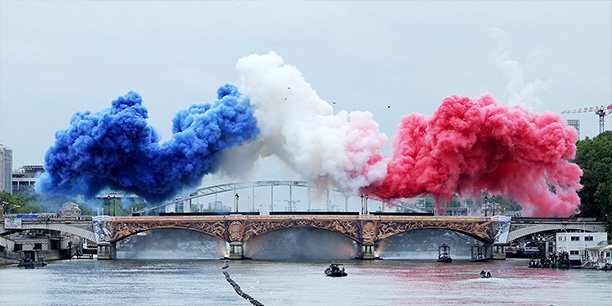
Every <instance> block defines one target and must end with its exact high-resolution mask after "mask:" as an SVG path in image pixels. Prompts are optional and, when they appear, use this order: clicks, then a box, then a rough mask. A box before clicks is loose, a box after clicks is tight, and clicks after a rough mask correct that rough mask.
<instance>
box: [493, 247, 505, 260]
mask: <svg viewBox="0 0 612 306" xmlns="http://www.w3.org/2000/svg"><path fill="white" fill-rule="evenodd" d="M491 258H493V259H498V260H506V246H505V245H498V244H494V245H493V251H492V252H491Z"/></svg>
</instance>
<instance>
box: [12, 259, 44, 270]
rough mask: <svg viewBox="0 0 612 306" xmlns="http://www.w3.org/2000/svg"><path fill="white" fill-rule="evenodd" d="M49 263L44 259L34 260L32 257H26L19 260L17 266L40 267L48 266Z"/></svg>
mask: <svg viewBox="0 0 612 306" xmlns="http://www.w3.org/2000/svg"><path fill="white" fill-rule="evenodd" d="M46 265H47V263H46V262H45V261H44V260H42V261H33V260H31V259H30V258H26V259H22V260H20V261H19V263H18V264H17V267H20V268H40V267H44V266H46Z"/></svg>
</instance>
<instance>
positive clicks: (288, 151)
mask: <svg viewBox="0 0 612 306" xmlns="http://www.w3.org/2000/svg"><path fill="white" fill-rule="evenodd" d="M236 68H237V70H238V73H239V75H240V79H241V85H240V88H239V90H240V92H241V93H243V94H245V95H247V96H248V97H249V98H250V99H251V103H252V104H253V106H254V107H255V117H256V118H257V125H258V127H259V128H260V130H261V134H260V135H259V137H258V138H257V139H256V141H255V142H253V143H250V144H247V145H244V146H241V147H238V148H236V149H234V150H232V151H231V152H228V154H225V155H226V157H225V160H226V161H228V160H235V159H236V156H239V154H240V156H241V157H240V158H242V162H241V164H242V167H239V168H240V169H237V168H236V167H234V168H233V169H232V168H231V167H230V169H232V170H229V171H228V170H227V169H226V168H227V166H228V165H227V162H226V163H224V165H223V167H222V169H224V170H225V171H226V172H229V174H232V173H234V174H235V173H239V172H240V171H244V170H245V169H246V168H248V167H247V165H248V164H249V162H244V160H245V159H246V158H247V157H245V156H250V163H251V164H252V163H253V162H254V161H255V160H257V159H258V158H259V157H265V156H268V155H272V154H274V155H276V156H277V157H279V158H280V159H281V160H282V161H283V162H284V163H286V164H287V165H288V166H289V167H291V168H292V169H293V170H294V171H296V172H297V173H298V174H300V175H301V176H302V177H303V178H304V179H306V180H309V181H312V182H315V183H317V184H319V185H320V186H321V187H335V188H339V189H341V190H343V191H344V192H346V193H347V194H356V193H357V192H358V190H359V188H361V187H365V186H369V185H370V184H372V183H376V182H379V181H381V180H382V179H384V177H385V175H386V173H387V167H386V161H385V160H384V158H383V156H382V153H381V152H380V149H381V148H382V146H383V145H384V143H385V142H386V140H387V137H386V136H385V135H384V134H382V133H380V132H379V126H378V123H376V122H375V121H374V119H373V115H372V113H370V112H361V111H353V112H347V111H344V110H342V111H340V112H338V113H337V114H334V109H333V107H332V105H330V104H329V103H327V102H326V101H324V100H323V99H321V98H320V97H319V96H318V95H317V92H316V91H315V90H314V89H312V87H311V86H310V84H308V83H307V82H306V81H305V80H304V77H303V76H302V74H301V73H300V71H299V70H298V69H297V68H296V67H294V66H290V65H285V64H284V62H283V59H282V58H281V57H280V56H279V55H277V54H276V53H274V52H271V53H268V54H265V55H257V54H254V55H249V56H247V57H244V58H242V59H240V60H239V61H238V63H237V65H236ZM245 154H246V155H245Z"/></svg>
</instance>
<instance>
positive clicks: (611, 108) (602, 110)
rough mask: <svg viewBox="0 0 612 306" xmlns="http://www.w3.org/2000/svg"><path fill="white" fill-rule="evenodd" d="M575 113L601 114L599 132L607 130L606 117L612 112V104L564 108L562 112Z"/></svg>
mask: <svg viewBox="0 0 612 306" xmlns="http://www.w3.org/2000/svg"><path fill="white" fill-rule="evenodd" d="M575 113H595V114H596V115H597V116H599V134H601V133H603V132H604V131H605V128H604V126H605V118H606V116H607V115H609V114H610V113H612V104H608V106H604V105H600V106H590V107H583V108H578V109H571V110H564V111H562V112H561V114H575Z"/></svg>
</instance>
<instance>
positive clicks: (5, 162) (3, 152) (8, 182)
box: [0, 144, 13, 193]
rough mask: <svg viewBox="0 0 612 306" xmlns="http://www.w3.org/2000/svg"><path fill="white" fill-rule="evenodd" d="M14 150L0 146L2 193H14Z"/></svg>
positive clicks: (0, 183) (0, 187) (0, 184)
mask: <svg viewBox="0 0 612 306" xmlns="http://www.w3.org/2000/svg"><path fill="white" fill-rule="evenodd" d="M12 173H13V150H12V149H11V148H9V147H5V146H4V145H2V144H0V191H5V192H8V193H12V192H13V188H12Z"/></svg>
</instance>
